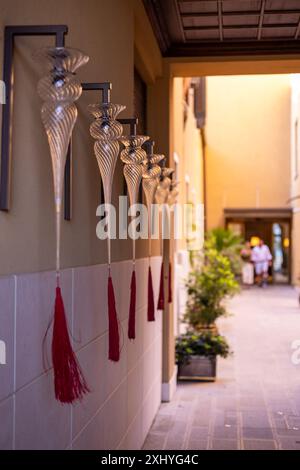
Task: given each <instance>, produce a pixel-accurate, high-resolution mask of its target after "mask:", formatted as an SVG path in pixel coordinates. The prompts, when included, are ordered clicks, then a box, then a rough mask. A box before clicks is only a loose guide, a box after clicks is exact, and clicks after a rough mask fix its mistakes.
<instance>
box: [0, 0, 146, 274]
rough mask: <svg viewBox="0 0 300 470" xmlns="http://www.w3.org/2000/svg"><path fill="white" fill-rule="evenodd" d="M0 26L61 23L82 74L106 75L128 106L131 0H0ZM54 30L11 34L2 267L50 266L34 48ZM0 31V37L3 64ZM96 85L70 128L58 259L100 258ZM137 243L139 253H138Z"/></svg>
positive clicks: (50, 217) (89, 77)
mask: <svg viewBox="0 0 300 470" xmlns="http://www.w3.org/2000/svg"><path fill="white" fill-rule="evenodd" d="M0 11H1V17H0V28H1V30H3V29H2V28H3V27H4V26H5V25H9V24H47V23H48V24H66V25H68V27H69V33H68V35H67V36H66V45H67V46H70V47H75V48H79V49H82V50H83V51H84V52H86V53H87V54H88V55H89V56H90V61H89V63H88V64H87V65H86V66H85V67H82V68H81V69H80V70H79V71H78V75H79V77H80V79H81V80H82V81H85V82H89V81H90V82H91V81H111V82H112V83H113V92H112V100H113V102H115V103H122V104H125V105H126V107H127V109H126V111H124V112H123V116H124V117H127V116H131V115H132V109H133V68H134V12H133V2H132V1H131V0H112V1H109V2H107V1H104V0H100V1H99V0H87V1H86V2H82V1H81V0H61V1H55V0H54V1H52V2H49V1H46V0H26V1H22V0H12V1H10V2H7V1H5V0H0ZM53 41H54V39H53V38H40V37H38V38H17V39H16V49H15V83H14V114H13V128H12V129H13V134H12V143H13V166H12V206H11V211H10V212H9V213H7V214H6V213H3V212H0V227H1V230H0V259H1V266H0V274H10V273H15V272H18V273H19V272H35V271H42V270H47V269H52V268H53V267H54V253H55V245H54V244H55V241H54V211H53V191H52V175H51V162H50V156H49V150H48V144H47V140H46V136H45V132H44V129H43V127H42V123H41V118H40V106H41V100H40V98H39V97H38V95H37V93H36V85H37V82H38V80H39V78H40V77H41V76H42V74H43V73H44V72H43V71H42V68H41V66H40V65H38V64H36V63H35V62H34V60H33V59H32V53H33V52H34V51H35V50H36V49H38V48H39V47H41V46H43V45H49V44H53ZM2 50H3V34H1V37H0V68H2V53H3V52H2ZM98 97H99V93H98V94H97V93H94V92H84V93H83V95H82V97H81V98H80V100H79V102H78V110H79V118H78V121H77V123H76V126H75V130H74V134H73V218H72V221H71V222H65V221H63V225H62V266H63V267H71V266H78V265H88V264H95V263H99V262H104V261H106V245H105V242H101V241H99V240H98V239H97V238H96V236H95V227H96V223H97V218H96V207H97V205H98V203H99V172H98V167H97V163H96V159H95V156H94V153H93V139H92V138H91V137H90V135H89V124H90V122H91V117H90V115H89V113H88V111H87V105H88V104H89V103H91V102H95V101H97V100H98V99H99V98H98ZM122 185H123V182H122V177H121V163H120V162H119V163H118V165H117V170H116V174H115V178H114V189H115V190H114V203H117V200H118V199H117V197H118V195H119V194H122V188H123V187H122ZM130 247H131V243H130V242H129V241H126V240H125V241H124V240H123V241H116V242H113V249H112V251H113V259H114V260H122V259H126V258H129V257H130V254H131V253H130ZM142 251H143V250H141V249H140V248H139V247H138V255H139V256H141V255H142Z"/></svg>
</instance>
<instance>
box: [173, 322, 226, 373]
mask: <svg viewBox="0 0 300 470" xmlns="http://www.w3.org/2000/svg"><path fill="white" fill-rule="evenodd" d="M229 354H230V348H229V345H228V343H227V341H226V339H225V338H224V337H223V336H221V335H219V334H216V333H214V332H212V331H206V332H204V331H203V332H201V333H193V332H187V333H185V334H184V335H181V336H179V337H178V338H177V339H176V362H177V364H178V376H179V377H180V379H182V380H184V379H188V380H191V379H194V380H212V381H213V380H215V378H216V370H217V356H221V357H224V358H226V357H227V356H228V355H229Z"/></svg>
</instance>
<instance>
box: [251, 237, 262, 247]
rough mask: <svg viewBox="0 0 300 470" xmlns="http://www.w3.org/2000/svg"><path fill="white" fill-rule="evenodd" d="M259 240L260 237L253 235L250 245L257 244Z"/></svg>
mask: <svg viewBox="0 0 300 470" xmlns="http://www.w3.org/2000/svg"><path fill="white" fill-rule="evenodd" d="M259 240H260V238H259V237H251V240H250V245H251V246H257V245H258V244H259Z"/></svg>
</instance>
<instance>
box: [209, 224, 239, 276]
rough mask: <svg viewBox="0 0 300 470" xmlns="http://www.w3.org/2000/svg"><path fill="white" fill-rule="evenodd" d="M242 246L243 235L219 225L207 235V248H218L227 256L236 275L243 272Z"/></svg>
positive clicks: (219, 251)
mask: <svg viewBox="0 0 300 470" xmlns="http://www.w3.org/2000/svg"><path fill="white" fill-rule="evenodd" d="M242 248H243V239H242V237H240V236H239V235H236V234H235V233H234V232H233V231H232V230H228V229H224V228H221V227H218V228H215V229H213V230H210V231H209V232H208V233H207V235H206V241H205V249H206V250H211V249H213V250H217V252H218V253H221V254H222V255H224V256H226V257H227V258H228V259H229V261H230V267H231V270H232V272H233V273H234V275H235V276H238V275H239V274H240V273H241V267H242V260H241V256H240V253H241V250H242Z"/></svg>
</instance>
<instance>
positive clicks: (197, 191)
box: [173, 78, 203, 249]
mask: <svg viewBox="0 0 300 470" xmlns="http://www.w3.org/2000/svg"><path fill="white" fill-rule="evenodd" d="M186 85H187V84H186V82H185V80H184V79H183V78H175V79H174V93H173V126H174V135H173V150H174V152H175V153H176V154H177V156H178V158H179V164H178V179H179V180H180V187H179V190H180V194H179V198H178V202H180V203H181V204H185V203H188V202H192V203H194V204H198V203H203V149H202V139H201V133H200V129H198V128H197V123H196V119H195V115H194V97H193V89H192V88H189V91H188V100H187V102H185V101H184V93H185V90H186V89H187V87H186ZM184 108H186V122H185V123H184ZM173 166H174V164H173ZM186 181H189V183H188V185H187V184H186ZM177 249H186V241H185V239H182V240H179V241H178V243H177Z"/></svg>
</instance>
